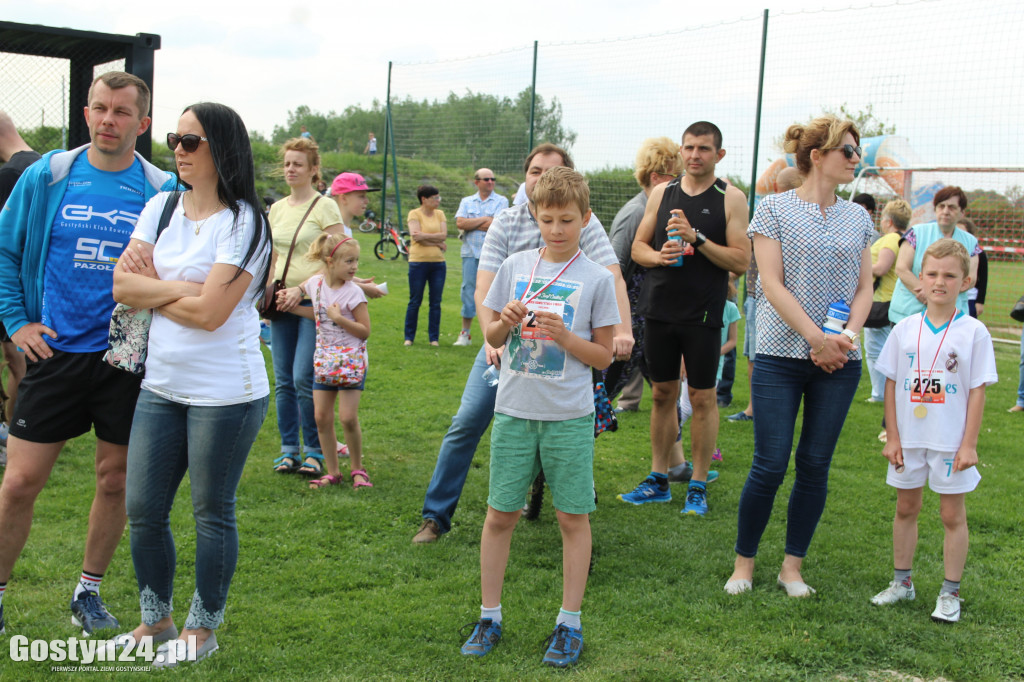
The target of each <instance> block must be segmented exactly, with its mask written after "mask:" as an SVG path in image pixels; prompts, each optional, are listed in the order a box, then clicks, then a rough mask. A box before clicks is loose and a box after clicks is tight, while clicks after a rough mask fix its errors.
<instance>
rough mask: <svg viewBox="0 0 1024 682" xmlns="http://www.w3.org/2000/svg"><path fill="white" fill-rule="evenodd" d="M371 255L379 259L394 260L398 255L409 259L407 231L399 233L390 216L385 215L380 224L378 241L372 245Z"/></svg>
mask: <svg viewBox="0 0 1024 682" xmlns="http://www.w3.org/2000/svg"><path fill="white" fill-rule="evenodd" d="M373 255H375V256H377V258H378V259H379V260H395V259H396V258H398V257H399V256H400V255H401V256H405V259H406V260H409V233H408V232H404V231H403V232H402V233H401V234H399V232H398V230H396V229H395V227H394V225H392V224H391V218H390V217H385V218H384V222H383V223H381V226H380V241H378V242H377V243H376V244H374V245H373Z"/></svg>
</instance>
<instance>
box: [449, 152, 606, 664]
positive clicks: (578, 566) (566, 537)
mask: <svg viewBox="0 0 1024 682" xmlns="http://www.w3.org/2000/svg"><path fill="white" fill-rule="evenodd" d="M533 202H534V204H535V206H536V217H537V223H538V225H539V227H540V231H541V236H542V237H543V239H544V243H545V244H546V246H543V247H541V248H540V249H531V250H529V251H522V252H520V253H516V254H513V255H512V256H510V257H509V258H508V259H507V260H506V261H505V262H504V263H503V264H502V265H501V268H500V269H499V270H498V272H497V274H496V276H495V279H494V283H493V284H492V285H491V289H490V291H489V292H488V293H487V297H486V298H485V299H484V305H485V306H486V307H487V308H489V309H490V310H493V311H495V312H496V313H500V317H499V318H498V319H495V320H494V321H492V322H491V323H490V324H489V325H487V328H486V337H487V342H488V343H489V344H491V345H492V346H494V347H495V348H497V347H500V346H504V347H505V349H504V351H503V353H502V357H501V375H500V383H499V384H498V394H497V398H496V402H495V407H494V411H495V415H494V427H493V430H492V432H491V476H490V492H489V495H488V499H487V505H488V507H487V518H486V520H485V521H484V528H483V533H482V535H481V538H480V591H481V594H482V606H481V609H480V620H479V621H477V622H476V623H473V625H474V627H473V632H472V634H471V635H470V637H469V639H468V640H466V643H465V644H464V645H463V646H462V653H463V654H465V655H468V656H483V655H484V654H486V653H487V652H489V651H490V650H491V648H492V647H493V646H494V644H495V643H496V642H497V641H498V640H499V639H500V638H501V632H502V618H501V591H502V584H503V582H504V579H505V567H506V564H507V563H508V554H509V545H510V543H511V539H512V531H513V530H514V529H515V526H516V522H517V521H518V520H519V515H520V511H521V510H522V507H523V499H524V498H525V497H526V492H527V490H528V489H529V487H530V484H531V483H532V481H533V480H534V478H535V477H536V476H537V472H538V471H540V470H541V467H543V470H544V475H545V477H546V478H547V483H548V487H549V488H550V489H551V495H552V499H553V501H554V505H555V509H556V510H557V516H558V525H559V528H560V529H561V532H562V544H563V553H562V556H563V559H562V573H563V583H562V584H563V593H562V608H561V610H560V611H559V614H558V618H557V620H556V623H555V630H554V632H553V633H552V635H551V637H550V638H549V646H548V648H547V651H546V653H545V654H544V658H543V663H545V664H547V665H550V666H554V667H559V668H564V667H567V666H570V665H573V664H574V663H576V661H577V660H578V659H579V655H580V651H581V650H582V648H583V631H582V629H581V626H580V605H581V604H582V602H583V591H584V588H585V587H586V584H587V571H588V568H589V566H590V548H591V545H590V518H589V516H588V514H589V513H590V512H592V511H593V510H594V508H595V507H594V392H593V386H592V384H591V369H590V368H591V367H593V368H596V369H604V368H606V367H607V366H608V365H609V364H611V361H612V326H613V325H615V324H617V323H618V322H619V314H618V310H617V308H616V305H615V291H614V284H613V278H612V275H611V273H610V272H608V270H607V269H605V268H603V267H601V266H599V265H597V264H596V263H594V262H593V261H591V260H590V259H588V258H587V257H586V256H584V255H583V254H582V252H581V251H580V249H579V241H580V232H581V230H582V229H583V226H584V225H585V224H586V223H587V221H588V220H589V219H590V208H589V206H590V190H589V189H588V187H587V184H586V180H584V178H583V176H582V175H580V174H579V173H577V172H575V171H573V170H570V169H568V168H564V167H556V168H551V169H549V170H547V171H546V172H545V173H544V175H542V176H541V178H540V179H539V180H538V181H537V185H536V187H535V188H534V190H533Z"/></svg>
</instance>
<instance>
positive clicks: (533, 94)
mask: <svg viewBox="0 0 1024 682" xmlns="http://www.w3.org/2000/svg"><path fill="white" fill-rule="evenodd" d="M536 108H537V41H536V40H535V41H533V80H532V81H531V83H530V146H529V147H527V148H526V153H527V154H529V153H530V150H532V149H533V114H534V111H535V110H536Z"/></svg>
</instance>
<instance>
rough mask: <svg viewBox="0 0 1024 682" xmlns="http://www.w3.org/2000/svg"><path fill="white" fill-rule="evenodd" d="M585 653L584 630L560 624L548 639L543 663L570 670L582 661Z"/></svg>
mask: <svg viewBox="0 0 1024 682" xmlns="http://www.w3.org/2000/svg"><path fill="white" fill-rule="evenodd" d="M581 651H583V630H581V629H580V628H571V627H569V626H568V625H566V624H565V623H560V624H559V625H558V627H556V628H555V631H554V632H552V633H551V636H550V637H548V650H547V651H545V652H544V658H543V660H542V661H541V663H543V664H544V665H550V666H551V667H553V668H568V667H569V666H570V665H575V664H576V661H578V660H580V652H581Z"/></svg>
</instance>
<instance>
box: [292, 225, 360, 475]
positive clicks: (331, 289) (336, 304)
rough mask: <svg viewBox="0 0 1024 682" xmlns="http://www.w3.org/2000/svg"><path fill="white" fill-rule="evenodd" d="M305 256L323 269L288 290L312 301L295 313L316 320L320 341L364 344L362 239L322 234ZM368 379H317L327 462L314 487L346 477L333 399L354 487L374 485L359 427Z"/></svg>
mask: <svg viewBox="0 0 1024 682" xmlns="http://www.w3.org/2000/svg"><path fill="white" fill-rule="evenodd" d="M306 259H307V260H310V261H314V262H316V261H319V262H322V263H323V264H324V267H323V270H322V271H321V272H320V273H318V274H316V275H313V276H312V277H310V278H309V279H307V280H306V281H305V282H303V283H302V284H301V285H299V286H297V287H293V288H291V289H288V290H286V291H287V296H288V297H290V298H292V299H294V300H296V301H297V300H299V299H301V298H302V296H303V294H305V295H306V296H308V297H309V298H310V299H311V300H312V301H313V306H312V307H309V306H297V307H295V308H292V312H294V313H296V314H299V315H304V316H305V317H311V318H313V319H314V320H316V336H317V344H320V343H321V342H323V343H325V344H326V345H329V346H344V347H353V346H356V347H358V346H363V345H364V343H365V342H366V339H367V338H369V336H370V315H369V313H368V312H367V309H366V295H365V294H364V293H363V290H362V289H361V288H360V287H358V286H357V285H356V283H355V282H354V281H353V278H354V277H355V274H356V270H357V269H358V268H359V242H357V241H356V240H355V239H353V238H352V237H346V236H343V235H334V234H329V233H327V232H324V233H322V234H321V235H320V236H319V237H317V238H316V239H315V240H313V243H312V244H311V245H310V247H309V251H308V252H307V253H306ZM365 383H366V376H365V374H364V376H363V381H362V382H361V383H360V384H359V385H358V386H354V387H336V386H327V385H324V384H321V383H318V382H316V381H314V383H313V410H314V416H315V417H316V429H317V435H318V436H319V438H320V448H321V451H322V452H323V456H324V461H325V463H326V465H327V474H326V475H324V476H321V477H319V478H315V479H313V480H312V481H310V482H309V487H310V488H313V489H317V488H323V487H325V486H328V485H338V484H339V483H342V482H343V481H344V480H345V479H344V477H343V476H342V475H341V469H340V466H339V464H338V440H337V434H336V432H335V429H334V404H335V401H336V400H337V403H338V419H339V420H341V427H342V429H344V431H345V443H346V445H347V446H348V457H349V461H350V463H351V465H352V471H351V476H352V487H353V488H360V487H367V488H369V487H373V483H371V482H370V477H369V475H368V474H367V473H366V470H365V469H364V468H363V434H362V431H361V430H360V428H359V398H360V397H361V396H362V393H363V386H364V385H365Z"/></svg>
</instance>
